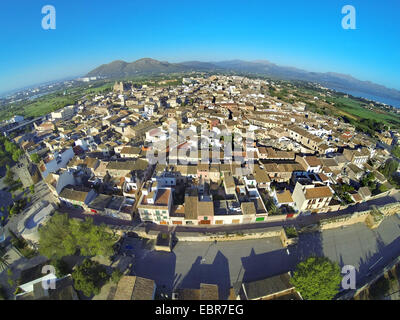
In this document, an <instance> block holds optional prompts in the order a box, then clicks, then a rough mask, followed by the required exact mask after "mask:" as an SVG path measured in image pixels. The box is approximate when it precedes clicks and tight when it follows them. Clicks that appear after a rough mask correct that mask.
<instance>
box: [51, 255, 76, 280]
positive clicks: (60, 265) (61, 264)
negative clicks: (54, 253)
mask: <svg viewBox="0 0 400 320" xmlns="http://www.w3.org/2000/svg"><path fill="white" fill-rule="evenodd" d="M50 264H51V265H52V266H53V267H54V268H55V269H56V276H57V278H62V277H64V276H66V275H68V274H70V273H71V270H70V268H69V266H68V264H67V263H66V262H65V261H64V260H63V259H53V260H52V261H51V263H50Z"/></svg>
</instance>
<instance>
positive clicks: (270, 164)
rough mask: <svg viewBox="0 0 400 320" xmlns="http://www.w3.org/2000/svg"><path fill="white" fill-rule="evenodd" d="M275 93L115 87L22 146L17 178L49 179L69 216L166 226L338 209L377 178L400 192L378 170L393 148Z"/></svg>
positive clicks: (217, 80)
mask: <svg viewBox="0 0 400 320" xmlns="http://www.w3.org/2000/svg"><path fill="white" fill-rule="evenodd" d="M271 87H272V88H274V89H275V90H278V91H279V90H280V87H279V85H278V84H276V83H274V82H272V81H265V80H254V79H248V78H245V77H239V76H212V77H208V78H186V79H184V81H183V82H182V85H178V86H173V87H170V86H146V85H134V84H132V83H128V82H124V83H123V82H117V83H116V84H115V85H114V87H113V90H112V91H110V92H109V93H106V94H103V95H97V96H95V97H94V98H91V99H88V98H87V97H83V98H82V99H81V100H80V101H79V102H78V103H77V104H76V105H73V106H67V107H65V108H63V109H61V110H59V111H55V112H52V113H51V114H49V115H47V116H46V117H44V118H43V119H42V121H41V122H40V123H35V124H34V129H33V131H31V132H29V133H23V134H21V135H19V136H17V137H16V138H14V140H15V141H16V142H17V143H18V144H19V145H20V146H21V148H22V149H23V150H24V152H25V154H26V159H27V160H29V161H27V160H24V161H25V162H26V164H25V165H23V164H22V165H21V166H20V168H19V169H18V170H19V171H18V172H17V174H18V175H19V176H24V181H25V180H26V182H25V183H24V184H26V185H29V184H34V183H35V181H37V180H38V178H39V177H41V178H43V179H44V181H45V182H46V184H47V185H48V187H49V189H50V191H51V192H52V193H53V195H54V196H55V198H56V199H58V202H59V204H61V205H63V206H66V207H71V209H73V208H78V209H80V210H83V211H84V212H86V213H87V214H91V215H96V214H99V215H106V216H109V217H113V218H116V219H122V220H131V219H132V218H133V217H134V215H135V214H137V215H139V217H140V218H141V220H142V221H148V222H153V223H157V224H166V225H209V224H217V225H219V224H236V223H252V222H259V221H266V220H267V219H268V216H269V215H271V214H275V210H274V208H279V209H280V211H279V212H280V213H283V214H287V215H289V216H291V215H293V214H295V213H319V212H330V211H335V210H338V209H339V208H340V206H342V205H343V204H344V200H343V199H341V197H340V195H339V194H337V193H336V192H335V186H337V185H338V184H349V185H352V186H354V191H352V193H351V194H349V196H350V198H351V199H352V200H353V201H354V202H355V203H357V202H362V201H366V200H368V199H369V198H370V197H371V196H372V191H373V190H370V189H369V188H368V187H366V186H362V185H361V184H360V181H361V179H362V178H363V177H364V176H365V175H366V174H367V173H369V172H373V173H374V178H375V180H376V181H377V183H378V184H385V186H386V187H387V188H386V189H387V190H390V189H393V187H392V186H391V185H390V184H389V183H388V182H387V180H386V179H385V177H384V176H383V175H382V174H380V173H379V172H378V171H377V168H378V167H379V166H380V165H381V164H382V163H384V162H385V161H386V160H387V159H388V158H390V154H389V153H388V152H387V151H385V150H383V149H378V148H376V146H375V145H374V144H373V142H372V141H371V139H370V138H369V137H368V136H366V135H364V134H362V133H358V132H356V131H355V129H354V128H353V127H352V126H351V125H350V124H347V123H343V122H340V121H339V120H338V119H335V118H333V117H330V116H326V115H320V114H314V113H312V112H309V111H307V110H306V104H305V103H303V102H297V103H294V104H290V103H285V102H283V101H281V100H279V99H277V98H275V97H272V96H270V95H269V91H268V90H269V89H270V88H271ZM311 103H314V101H310V104H311ZM174 134H176V136H174ZM226 146H229V147H231V146H233V147H232V148H230V149H232V150H231V151H230V152H227V149H226ZM236 147H238V148H236ZM228 149H229V148H228ZM149 154H151V155H152V157H150V156H149ZM33 155H35V157H38V158H39V162H38V163H34V162H32V161H31V159H33ZM205 156H206V157H205ZM154 159H157V161H153V160H154ZM21 163H23V162H21ZM30 178H31V179H30Z"/></svg>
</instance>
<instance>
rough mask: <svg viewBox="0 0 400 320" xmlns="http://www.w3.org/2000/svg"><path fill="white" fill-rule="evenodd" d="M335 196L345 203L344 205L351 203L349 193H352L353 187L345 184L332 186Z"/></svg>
mask: <svg viewBox="0 0 400 320" xmlns="http://www.w3.org/2000/svg"><path fill="white" fill-rule="evenodd" d="M333 189H334V190H335V193H336V195H337V196H338V197H339V198H340V199H341V200H342V201H344V202H345V204H350V203H353V202H354V201H353V200H352V199H351V196H350V192H353V191H354V187H352V186H350V185H347V184H337V185H334V186H333Z"/></svg>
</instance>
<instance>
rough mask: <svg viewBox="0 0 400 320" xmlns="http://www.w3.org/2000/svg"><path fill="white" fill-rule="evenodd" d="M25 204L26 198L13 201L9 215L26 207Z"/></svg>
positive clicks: (17, 212)
mask: <svg viewBox="0 0 400 320" xmlns="http://www.w3.org/2000/svg"><path fill="white" fill-rule="evenodd" d="M26 205H27V200H26V199H25V198H22V199H20V200H17V201H15V202H14V204H13V206H12V207H11V209H10V212H9V214H10V217H12V216H14V215H16V214H19V213H21V212H22V211H23V210H24V208H25V207H26Z"/></svg>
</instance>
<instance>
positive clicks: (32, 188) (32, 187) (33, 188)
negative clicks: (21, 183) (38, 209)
mask: <svg viewBox="0 0 400 320" xmlns="http://www.w3.org/2000/svg"><path fill="white" fill-rule="evenodd" d="M29 190H30V191H31V193H32V194H34V193H35V185H31V186H29Z"/></svg>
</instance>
